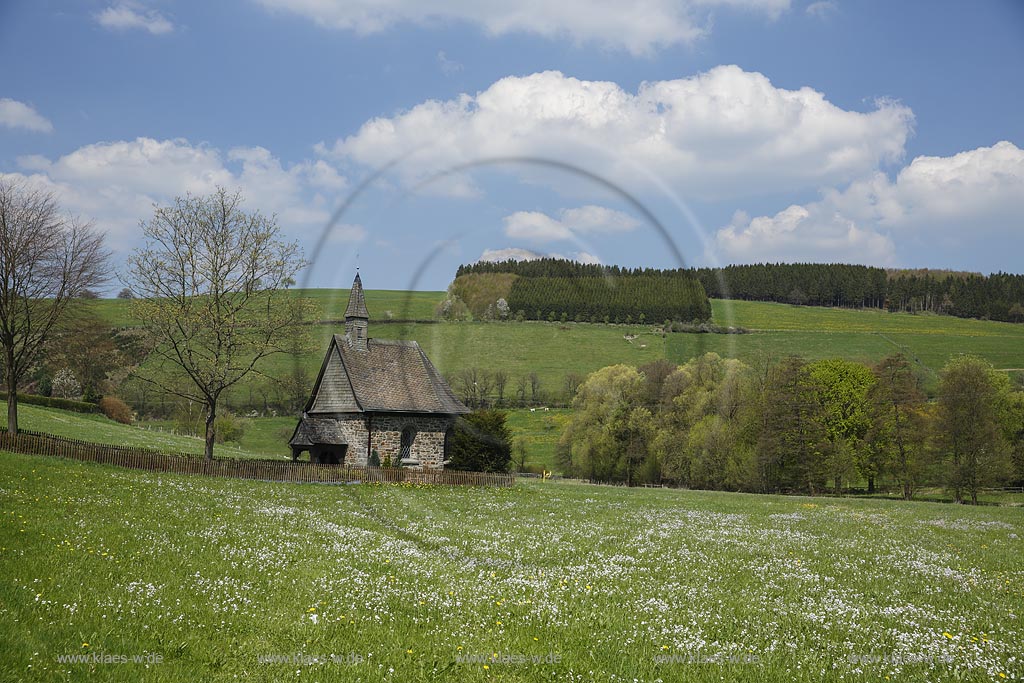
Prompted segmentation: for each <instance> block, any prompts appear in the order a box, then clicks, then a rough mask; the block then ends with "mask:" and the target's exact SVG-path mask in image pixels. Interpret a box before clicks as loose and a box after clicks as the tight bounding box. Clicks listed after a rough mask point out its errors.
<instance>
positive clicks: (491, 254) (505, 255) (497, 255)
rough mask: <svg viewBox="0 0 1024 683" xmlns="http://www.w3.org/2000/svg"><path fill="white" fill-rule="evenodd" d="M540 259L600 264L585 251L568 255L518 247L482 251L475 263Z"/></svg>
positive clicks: (596, 258)
mask: <svg viewBox="0 0 1024 683" xmlns="http://www.w3.org/2000/svg"><path fill="white" fill-rule="evenodd" d="M542 258H560V259H570V260H572V261H579V262H580V263H601V259H600V258H598V257H597V256H594V255H593V254H591V253H589V252H586V251H577V252H574V253H570V254H559V253H554V252H552V253H541V252H537V251H533V250H531V249H522V248H520V247H505V248H504V249H484V253H482V254H481V255H480V258H478V259H477V261H487V262H491V263H496V262H499V261H508V260H514V261H536V260H537V259H542Z"/></svg>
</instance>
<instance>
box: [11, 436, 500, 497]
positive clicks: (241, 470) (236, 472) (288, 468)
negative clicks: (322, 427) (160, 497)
mask: <svg viewBox="0 0 1024 683" xmlns="http://www.w3.org/2000/svg"><path fill="white" fill-rule="evenodd" d="M0 450H7V451H14V452H16V453H29V454H34V455H48V456H53V457H58V458H70V459H72V460H83V461H85V462H97V463H103V464H105V465H116V466H118V467H126V468H129V469H133V470H146V471H149V472H172V473H175V474H198V475H203V476H207V477H229V478H232V479H257V480H260V481H281V482H297V483H306V484H346V483H388V484H391V483H395V484H397V483H410V484H435V485H439V486H512V485H513V484H515V475H513V474H504V473H494V474H492V473H487V472H457V471H455V470H414V469H409V468H405V467H353V466H350V465H321V464H317V463H305V462H286V461H275V460H257V459H242V458H231V459H218V460H212V461H208V460H206V459H205V458H202V457H200V456H196V455H189V454H185V453H174V454H168V453H162V452H160V451H155V450H152V449H148V448H138V447H133V446H114V445H108V444H97V443H92V442H89V441H80V440H78V439H68V438H65V437H62V436H54V435H52V434H42V433H39V432H30V431H25V430H19V431H18V433H17V434H16V435H15V434H11V433H10V432H8V431H7V430H6V429H0Z"/></svg>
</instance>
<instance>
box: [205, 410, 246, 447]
mask: <svg viewBox="0 0 1024 683" xmlns="http://www.w3.org/2000/svg"><path fill="white" fill-rule="evenodd" d="M213 431H214V434H216V440H217V443H225V442H227V441H235V442H238V441H241V440H242V436H243V435H244V434H245V421H244V420H242V419H241V418H239V417H238V416H236V415H234V414H232V413H221V414H220V415H218V416H217V417H216V418H215V419H214V420H213Z"/></svg>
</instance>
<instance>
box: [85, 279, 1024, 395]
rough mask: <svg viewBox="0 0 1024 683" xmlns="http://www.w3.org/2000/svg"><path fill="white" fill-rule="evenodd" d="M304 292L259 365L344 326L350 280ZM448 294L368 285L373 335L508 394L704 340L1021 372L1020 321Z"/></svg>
mask: <svg viewBox="0 0 1024 683" xmlns="http://www.w3.org/2000/svg"><path fill="white" fill-rule="evenodd" d="M296 294H297V295H299V294H301V295H303V296H308V297H309V298H311V299H312V300H313V301H314V303H315V304H316V309H317V311H318V316H319V320H320V321H321V323H320V324H319V325H316V326H315V327H313V328H311V330H310V334H311V344H312V346H311V348H312V349H313V350H310V351H308V352H306V353H304V354H302V355H301V356H299V357H298V359H295V358H293V357H288V356H278V357H275V358H272V359H270V360H268V361H267V362H266V363H265V364H264V365H263V367H262V370H263V371H265V372H266V373H267V374H269V375H272V376H273V375H278V376H281V375H285V374H288V373H289V372H290V371H291V370H292V369H293V367H294V365H295V364H296V363H298V364H299V365H301V366H302V367H303V368H304V369H305V371H306V372H307V373H308V374H311V375H313V376H314V377H315V374H316V372H317V370H318V369H319V367H320V363H321V361H322V359H323V352H324V351H323V350H324V349H325V348H326V345H327V339H328V338H329V336H330V335H331V334H333V333H336V332H339V331H343V327H342V325H341V323H340V322H339V321H340V319H341V318H342V317H343V315H344V310H345V306H346V305H347V301H348V299H347V292H346V291H342V290H326V289H318V290H298V291H297V292H296ZM443 296H444V293H443V292H402V291H390V290H367V291H366V301H367V307H368V308H369V310H370V315H371V316H372V318H371V321H370V326H371V334H372V335H373V336H377V337H381V338H387V339H415V340H416V341H418V342H419V343H420V345H421V346H423V348H424V350H425V351H426V352H427V354H428V355H429V356H430V358H431V360H432V361H433V362H434V364H435V365H437V367H438V368H439V369H440V370H441V372H443V373H445V374H446V375H448V376H453V375H455V374H457V373H458V372H459V371H460V370H462V369H464V368H470V367H476V368H478V369H481V370H488V371H492V372H493V371H499V370H500V371H504V372H506V373H507V374H508V375H509V377H510V379H509V385H508V386H507V387H506V393H511V392H514V391H515V383H516V381H517V380H518V379H519V378H521V377H524V376H526V375H528V374H530V373H536V374H537V375H538V377H539V378H540V381H541V387H542V390H543V392H544V394H545V395H546V396H547V397H548V399H549V400H559V399H564V396H563V382H564V379H565V375H566V374H567V373H570V372H573V373H579V374H583V375H586V374H587V373H590V372H593V371H594V370H598V369H600V368H602V367H604V366H606V365H613V364H616V363H627V364H631V365H640V364H643V363H647V362H650V361H653V360H657V359H659V358H667V359H668V360H671V361H672V362H675V363H683V362H686V361H687V360H689V359H690V358H692V357H694V356H697V355H700V354H703V353H706V352H708V351H714V352H716V353H719V354H721V355H725V356H731V357H736V358H740V359H741V360H744V361H746V362H749V363H754V362H761V361H763V360H766V359H767V360H771V359H778V358H781V357H783V356H785V355H788V354H797V355H802V356H805V357H806V358H808V359H811V360H816V359H820V358H831V357H842V358H847V359H850V360H856V361H861V362H864V363H871V362H875V361H877V360H880V359H881V358H884V357H885V356H887V355H891V354H893V353H896V352H903V353H905V354H906V355H907V356H909V357H910V358H912V359H914V360H915V361H916V362H917V363H919V365H920V366H921V367H922V368H923V369H924V370H925V371H926V372H927V373H932V374H934V373H936V372H938V371H939V370H940V369H941V368H942V366H943V365H944V364H945V363H946V361H947V360H948V359H949V358H950V356H953V355H955V354H959V353H974V354H977V355H979V356H982V357H983V358H986V359H988V360H989V361H990V362H992V364H993V365H994V366H995V367H997V368H1000V369H1004V370H1007V371H1009V372H1013V373H1021V372H1024V370H1022V369H1024V325H1020V324H1012V323H1000V322H992V321H984V320H965V319H961V318H953V317H950V316H938V315H931V314H920V315H913V314H908V313H887V312H884V311H875V310H872V311H860V310H849V309H830V308H818V307H810V306H790V305H787V304H777V303H765V302H752V301H729V300H714V301H713V302H712V309H713V315H714V320H715V322H716V323H718V324H719V325H722V326H734V327H741V328H744V329H746V330H748V331H749V332H750V333H749V334H736V335H722V334H686V333H672V334H667V335H663V334H661V333H660V331H659V330H658V328H657V327H656V326H652V325H647V326H642V325H604V324H591V323H572V322H569V323H558V322H555V323H548V322H522V323H516V322H500V323H499V322H462V323H449V322H438V321H435V320H433V316H434V309H435V307H436V305H437V303H438V302H439V301H440V300H441V299H442V298H443ZM92 305H93V306H95V308H96V310H97V311H98V312H99V313H100V314H101V315H102V316H103V318H104V319H105V320H107V321H109V322H110V323H111V324H116V325H131V324H135V323H136V322H137V321H132V320H131V319H130V318H129V317H128V303H127V302H125V301H119V300H100V301H97V302H93V304H92ZM328 321H333V322H328ZM389 321H393V322H389ZM399 321H402V322H399ZM405 321H419V322H405ZM627 337H632V338H627ZM258 398H259V397H258V391H257V390H256V389H254V388H253V387H252V386H240V387H238V388H237V389H235V390H233V391H232V392H230V393H229V395H228V402H229V404H231V405H235V406H246V405H253V404H255V403H258V402H259V401H258Z"/></svg>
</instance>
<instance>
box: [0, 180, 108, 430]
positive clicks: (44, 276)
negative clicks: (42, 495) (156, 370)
mask: <svg viewBox="0 0 1024 683" xmlns="http://www.w3.org/2000/svg"><path fill="white" fill-rule="evenodd" d="M103 239H104V236H103V234H102V233H100V232H98V231H97V230H96V229H95V228H94V226H93V225H92V223H88V222H83V221H81V220H79V219H77V218H75V217H72V216H67V215H65V214H63V213H62V212H61V210H60V207H59V205H58V204H57V200H56V198H55V197H54V195H53V193H52V192H49V191H45V190H40V189H37V188H33V187H31V186H30V185H28V184H26V183H25V182H24V181H19V180H9V179H0V345H2V346H3V350H4V362H3V366H4V377H5V379H6V385H7V428H8V430H10V431H11V432H12V433H17V431H18V397H17V391H18V384H19V383H20V381H21V379H22V377H23V376H24V375H25V374H26V373H27V372H28V370H29V369H31V367H32V366H33V365H34V364H35V363H36V362H37V360H38V359H39V355H40V351H41V350H42V349H43V347H44V345H45V344H46V341H47V339H49V337H50V336H51V335H52V334H53V333H54V331H55V330H56V329H57V326H58V325H59V324H60V322H61V321H62V320H63V319H64V318H65V317H66V315H67V314H68V313H69V311H70V309H71V307H72V306H74V305H76V302H80V301H81V299H80V297H81V295H82V294H83V293H84V292H86V291H88V290H89V289H90V288H91V287H98V286H100V285H102V284H103V283H104V282H105V281H106V279H107V270H108V261H109V253H108V252H107V250H106V249H105V248H104V246H103Z"/></svg>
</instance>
